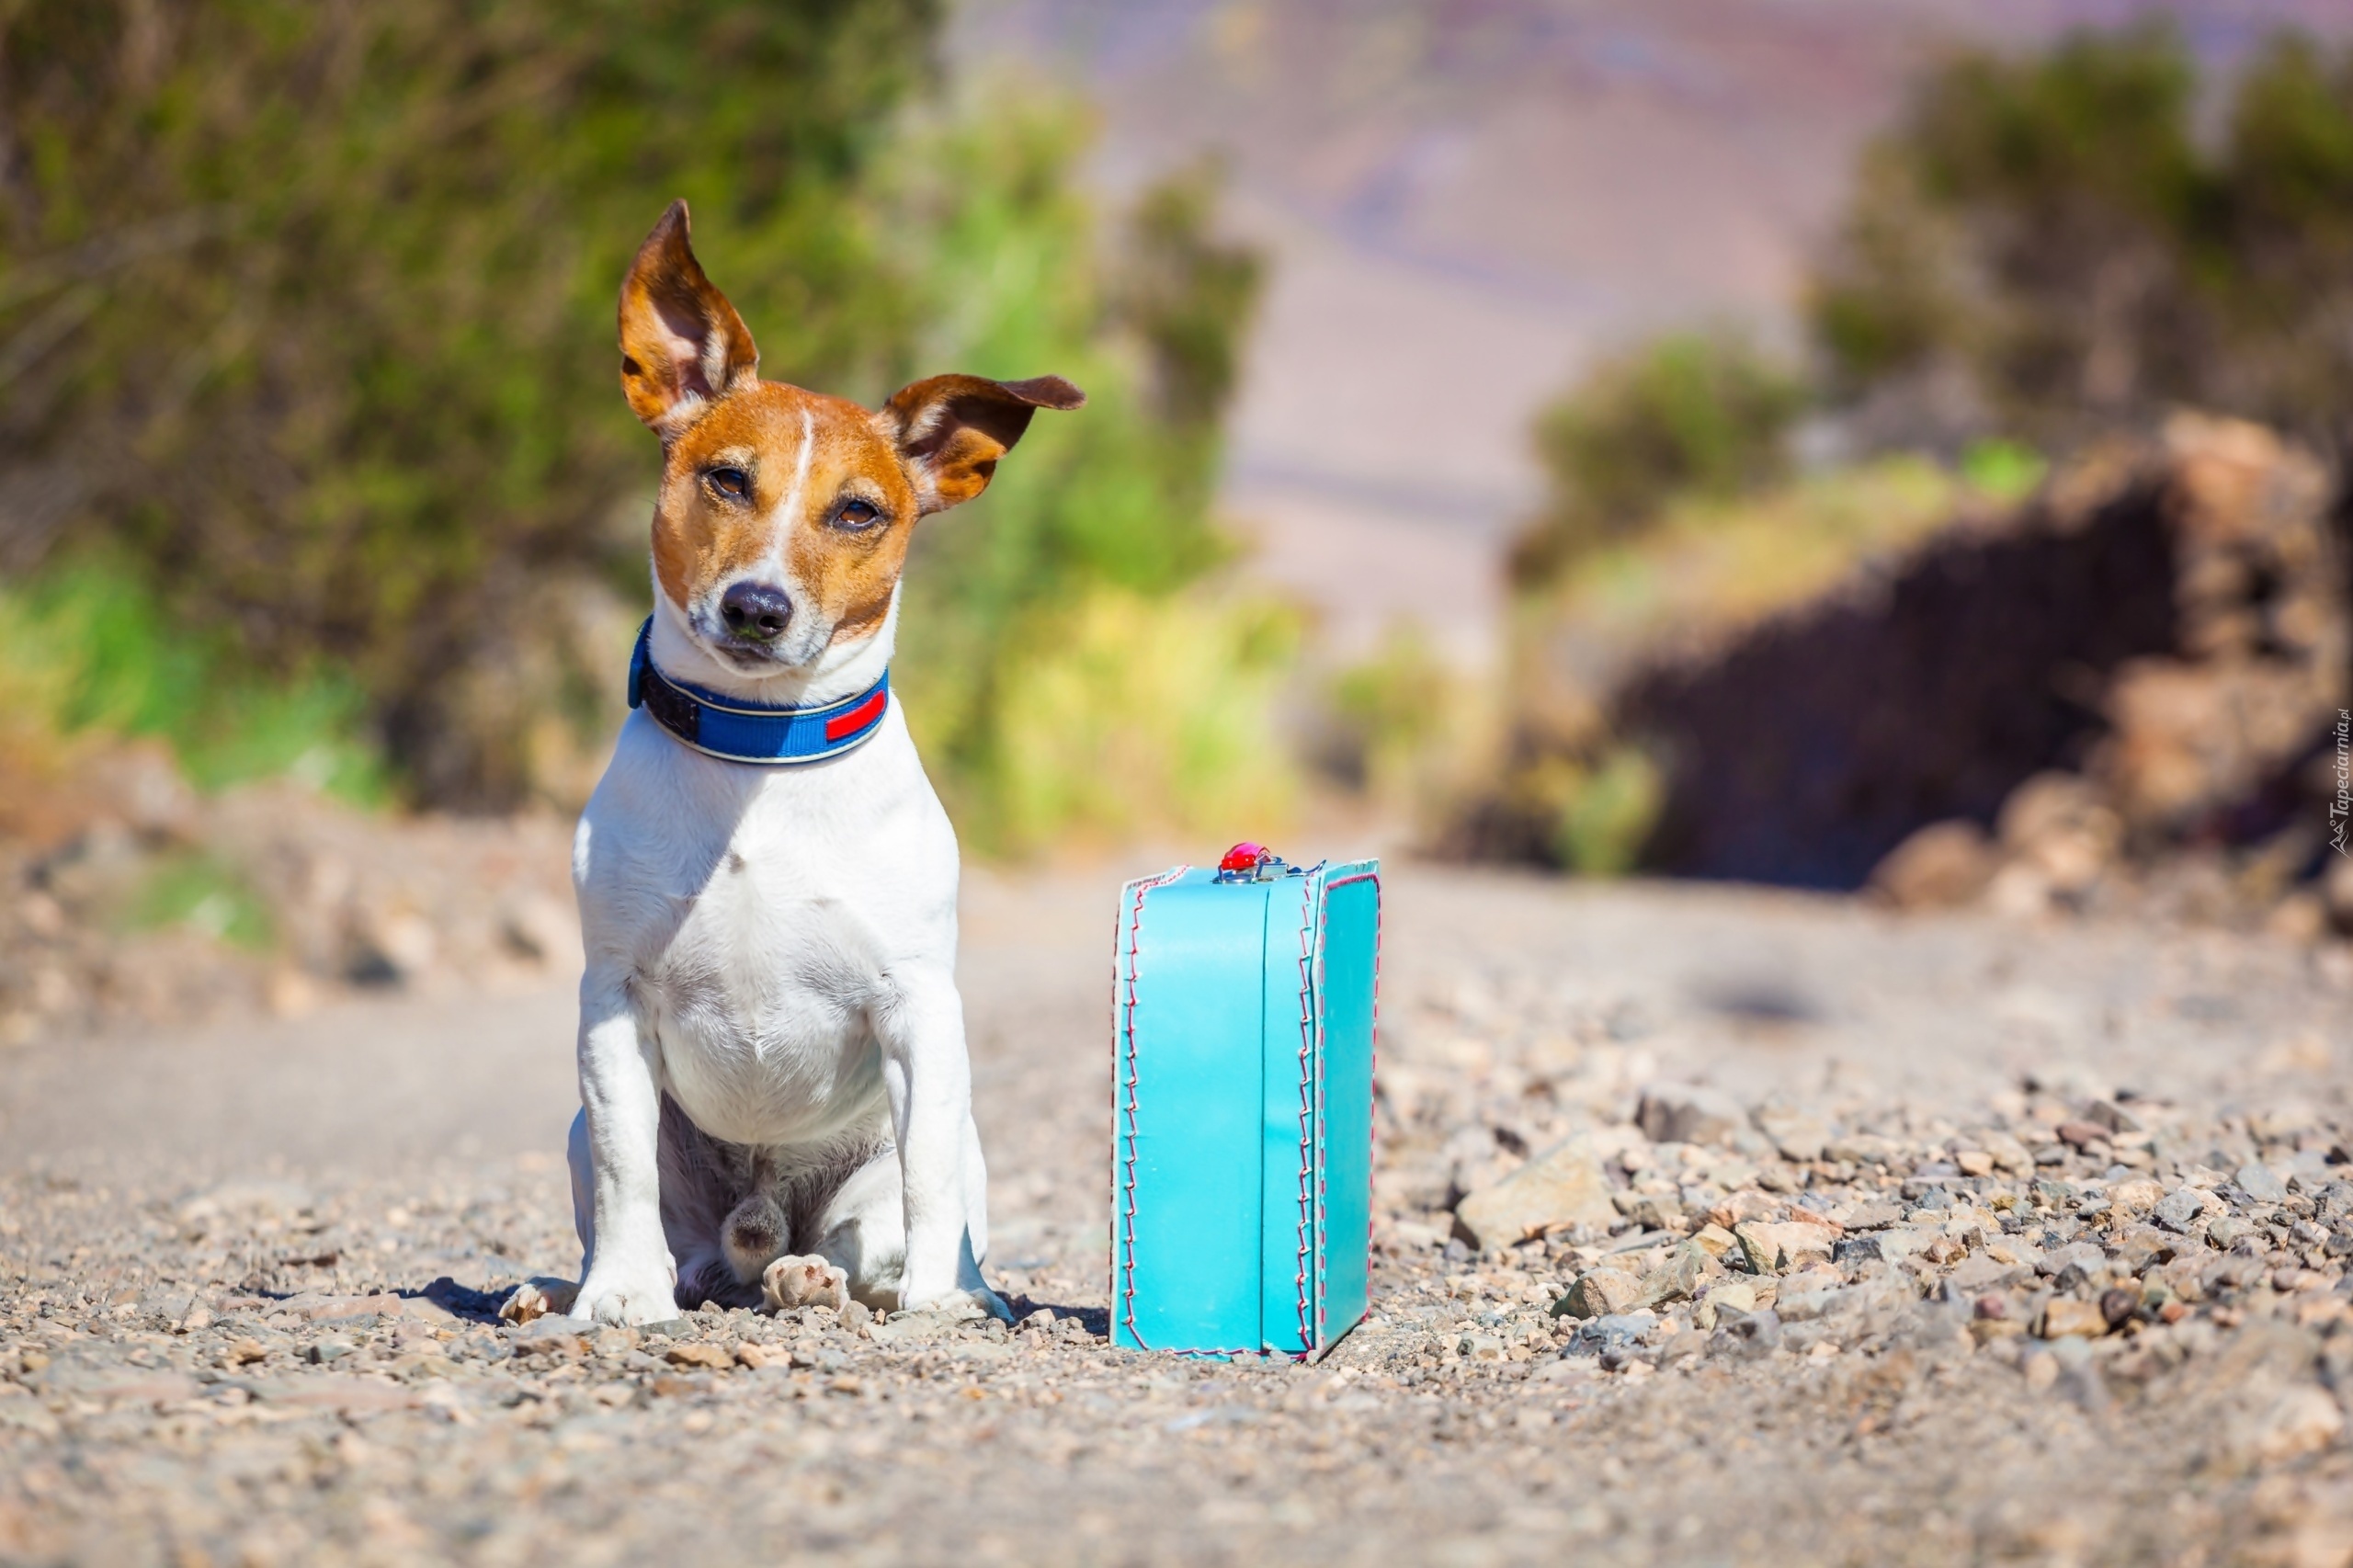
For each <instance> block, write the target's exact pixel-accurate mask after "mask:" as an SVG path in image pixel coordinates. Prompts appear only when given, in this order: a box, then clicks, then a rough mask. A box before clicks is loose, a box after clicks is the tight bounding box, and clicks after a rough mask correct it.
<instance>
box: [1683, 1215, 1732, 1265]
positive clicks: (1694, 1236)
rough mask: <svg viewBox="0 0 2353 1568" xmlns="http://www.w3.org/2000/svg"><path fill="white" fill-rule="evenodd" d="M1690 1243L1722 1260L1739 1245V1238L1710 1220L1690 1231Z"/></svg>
mask: <svg viewBox="0 0 2353 1568" xmlns="http://www.w3.org/2000/svg"><path fill="white" fill-rule="evenodd" d="M1691 1244H1692V1245H1693V1246H1696V1247H1699V1248H1700V1249H1702V1250H1703V1251H1705V1252H1706V1253H1707V1255H1708V1256H1710V1257H1712V1258H1715V1259H1716V1260H1717V1261H1719V1262H1722V1260H1723V1259H1724V1258H1726V1257H1728V1256H1731V1255H1732V1252H1733V1249H1734V1248H1735V1247H1737V1246H1739V1245H1740V1238H1739V1237H1737V1236H1735V1235H1733V1233H1731V1232H1730V1231H1728V1230H1726V1229H1724V1228H1723V1227H1722V1225H1719V1224H1717V1223H1715V1222H1714V1221H1709V1222H1708V1223H1707V1224H1705V1225H1702V1226H1700V1227H1699V1229H1698V1230H1696V1231H1694V1232H1692V1233H1691Z"/></svg>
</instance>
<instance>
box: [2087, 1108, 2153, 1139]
mask: <svg viewBox="0 0 2353 1568" xmlns="http://www.w3.org/2000/svg"><path fill="white" fill-rule="evenodd" d="M2084 1119H2085V1120H2086V1121H2088V1122H2092V1123H2094V1124H2095V1125H2097V1126H2100V1127H2105V1128H2107V1129H2108V1130H2109V1131H2110V1132H2138V1131H2141V1124H2140V1123H2139V1122H2137V1121H2135V1120H2133V1119H2131V1117H2130V1116H2127V1115H2126V1114H2125V1113H2124V1112H2123V1111H2122V1110H2121V1109H2120V1108H2118V1107H2117V1105H2116V1102H2114V1101H2113V1100H2094V1101H2092V1102H2091V1103H2090V1104H2089V1105H2087V1106H2086V1107H2084Z"/></svg>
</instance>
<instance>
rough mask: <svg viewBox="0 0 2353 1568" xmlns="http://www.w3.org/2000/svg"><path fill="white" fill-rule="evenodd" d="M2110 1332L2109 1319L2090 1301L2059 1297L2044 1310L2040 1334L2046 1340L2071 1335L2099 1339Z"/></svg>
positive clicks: (2053, 1299)
mask: <svg viewBox="0 0 2353 1568" xmlns="http://www.w3.org/2000/svg"><path fill="white" fill-rule="evenodd" d="M2108 1330H2109V1321H2108V1319H2107V1317H2106V1316H2105V1315H2103V1314H2102V1312H2101V1311H2100V1309H2099V1308H2098V1307H2097V1306H2096V1305H2094V1304H2093V1303H2092V1302H2090V1301H2075V1299H2074V1298H2072V1297H2068V1296H2058V1297H2054V1298H2052V1301H2051V1303H2050V1305H2048V1306H2046V1307H2044V1308H2043V1309H2042V1322H2041V1324H2040V1334H2041V1336H2042V1337H2043V1338H2045V1339H2063V1338H2065V1337H2067V1336H2068V1335H2081V1336H2082V1337H2084V1338H2086V1339H2097V1338H2098V1337H2099V1336H2100V1335H2103V1334H2106V1333H2107V1332H2108Z"/></svg>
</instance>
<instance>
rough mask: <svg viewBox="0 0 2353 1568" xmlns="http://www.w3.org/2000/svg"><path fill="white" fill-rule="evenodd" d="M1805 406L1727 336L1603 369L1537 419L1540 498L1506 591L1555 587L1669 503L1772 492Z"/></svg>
mask: <svg viewBox="0 0 2353 1568" xmlns="http://www.w3.org/2000/svg"><path fill="white" fill-rule="evenodd" d="M1805 403H1806V393H1805V388H1804V384H1803V382H1802V381H1801V380H1800V379H1799V378H1798V377H1797V376H1796V375H1795V374H1794V373H1792V372H1791V371H1789V370H1787V369H1782V368H1781V367H1779V366H1778V365H1776V364H1774V363H1773V362H1771V361H1770V360H1769V359H1768V358H1765V357H1764V356H1763V355H1761V354H1760V353H1759V352H1758V351H1757V350H1756V347H1754V346H1753V345H1751V344H1750V343H1749V342H1748V341H1747V340H1746V339H1745V338H1744V337H1742V336H1740V335H1736V334H1731V333H1720V334H1690V333H1686V334H1677V335H1670V336H1666V337H1662V338H1659V339H1657V340H1656V341H1654V342H1652V343H1649V344H1645V345H1643V347H1639V348H1637V349H1635V350H1633V351H1631V352H1630V353H1627V354H1624V355H1622V356H1620V357H1619V358H1612V359H1608V360H1604V361H1603V362H1602V363H1601V364H1599V365H1598V366H1597V367H1595V369H1593V370H1592V371H1591V372H1589V373H1588V374H1587V375H1586V377H1585V378H1584V379H1583V380H1582V381H1580V382H1579V383H1578V384H1577V385H1576V386H1575V387H1574V389H1573V390H1571V391H1570V392H1569V393H1568V394H1567V395H1566V396H1564V397H1563V398H1562V399H1561V400H1560V401H1559V402H1558V403H1554V404H1552V406H1551V407H1550V408H1548V409H1546V410H1545V411H1544V412H1543V413H1542V414H1541V415H1540V416H1539V417H1538V420H1537V425H1536V448H1537V452H1538V455H1539V456H1540V458H1541V459H1542V460H1543V464H1544V470H1545V474H1546V478H1547V480H1548V482H1549V483H1548V494H1547V496H1546V500H1545V503H1544V509H1543V511H1542V513H1541V514H1540V516H1539V517H1538V518H1537V519H1536V521H1535V522H1534V523H1533V524H1532V525H1530V527H1529V528H1528V530H1527V531H1526V532H1525V533H1524V534H1523V535H1522V536H1521V537H1520V539H1519V540H1518V542H1517V544H1516V546H1515V548H1514V551H1513V554H1512V559H1511V570H1512V575H1513V578H1514V580H1515V581H1516V582H1518V583H1519V584H1521V585H1533V584H1538V583H1541V582H1544V581H1546V580H1548V579H1550V578H1552V577H1553V576H1554V575H1556V574H1558V573H1559V572H1560V571H1561V570H1562V569H1563V567H1565V566H1566V565H1567V564H1568V563H1569V562H1572V561H1574V559H1575V558H1576V557H1577V556H1579V555H1581V554H1583V553H1585V552H1586V551H1590V550H1592V549H1594V548H1595V547H1597V546H1598V545H1602V544H1607V543H1609V542H1611V541H1613V540H1623V539H1627V538H1629V537H1631V536H1632V535H1634V534H1636V533H1638V532H1640V531H1641V530H1642V529H1643V528H1647V527H1649V526H1650V524H1651V523H1652V522H1653V521H1654V520H1655V519H1656V517H1658V515H1659V513H1660V511H1661V510H1662V509H1663V508H1664V507H1665V506H1666V504H1667V503H1668V502H1669V501H1671V500H1673V499H1675V498H1677V497H1678V496H1683V495H1706V496H1713V497H1716V498H1719V499H1722V498H1727V497H1732V496H1737V495H1741V494H1749V493H1751V492H1754V491H1756V490H1758V489H1761V488H1764V487H1766V486H1768V485H1770V484H1771V483H1774V482H1775V481H1777V480H1779V478H1781V477H1782V475H1783V474H1784V473H1786V472H1788V465H1789V453H1788V438H1789V434H1790V426H1791V425H1792V424H1793V423H1794V422H1795V421H1796V419H1797V417H1798V415H1800V414H1801V413H1802V411H1803V409H1804V407H1805Z"/></svg>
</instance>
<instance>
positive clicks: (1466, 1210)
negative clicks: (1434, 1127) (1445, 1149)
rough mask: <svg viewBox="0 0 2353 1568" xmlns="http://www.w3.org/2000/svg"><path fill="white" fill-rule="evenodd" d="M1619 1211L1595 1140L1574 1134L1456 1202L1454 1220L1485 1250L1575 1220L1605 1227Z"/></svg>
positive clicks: (1467, 1237) (1564, 1226)
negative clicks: (1492, 1183) (1493, 1182)
mask: <svg viewBox="0 0 2353 1568" xmlns="http://www.w3.org/2000/svg"><path fill="white" fill-rule="evenodd" d="M1617 1215H1618V1210H1617V1207H1616V1206H1615V1205H1614V1204H1612V1203H1611V1202H1610V1200H1609V1178H1608V1176H1604V1175H1603V1174H1602V1171H1601V1161H1600V1159H1599V1157H1598V1156H1597V1154H1596V1153H1595V1152H1594V1146H1593V1142H1592V1141H1591V1140H1590V1139H1588V1138H1585V1137H1576V1138H1571V1139H1568V1140H1566V1141H1565V1142H1560V1143H1556V1144H1554V1145H1553V1146H1552V1148H1550V1149H1547V1150H1546V1151H1544V1153H1540V1154H1539V1155H1537V1156H1536V1157H1535V1158H1533V1159H1531V1160H1529V1162H1528V1163H1527V1164H1526V1165H1521V1166H1520V1167H1519V1168H1518V1170H1516V1171H1514V1172H1512V1173H1511V1174H1510V1175H1509V1176H1506V1177H1504V1179H1503V1180H1501V1181H1499V1182H1497V1183H1495V1185H1494V1186H1493V1187H1485V1188H1483V1189H1482V1190H1480V1191H1477V1192H1474V1193H1472V1195H1471V1196H1470V1197H1468V1198H1465V1199H1463V1200H1462V1201H1461V1203H1460V1204H1458V1205H1456V1207H1455V1210H1454V1221H1455V1229H1456V1231H1458V1232H1459V1233H1461V1235H1462V1238H1463V1240H1464V1241H1466V1242H1468V1243H1469V1244H1471V1245H1472V1246H1474V1247H1477V1248H1479V1249H1480V1250H1482V1251H1485V1250H1487V1249H1489V1248H1494V1247H1506V1246H1512V1245H1516V1244H1518V1243H1520V1242H1524V1241H1527V1240H1529V1239H1530V1238H1531V1237H1535V1236H1541V1235H1549V1234H1551V1233H1553V1232H1555V1231H1564V1230H1567V1229H1569V1228H1570V1227H1572V1226H1575V1225H1590V1226H1592V1227H1593V1228H1594V1229H1595V1230H1597V1231H1606V1230H1608V1228H1609V1223H1610V1221H1612V1220H1614V1219H1616V1218H1617Z"/></svg>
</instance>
